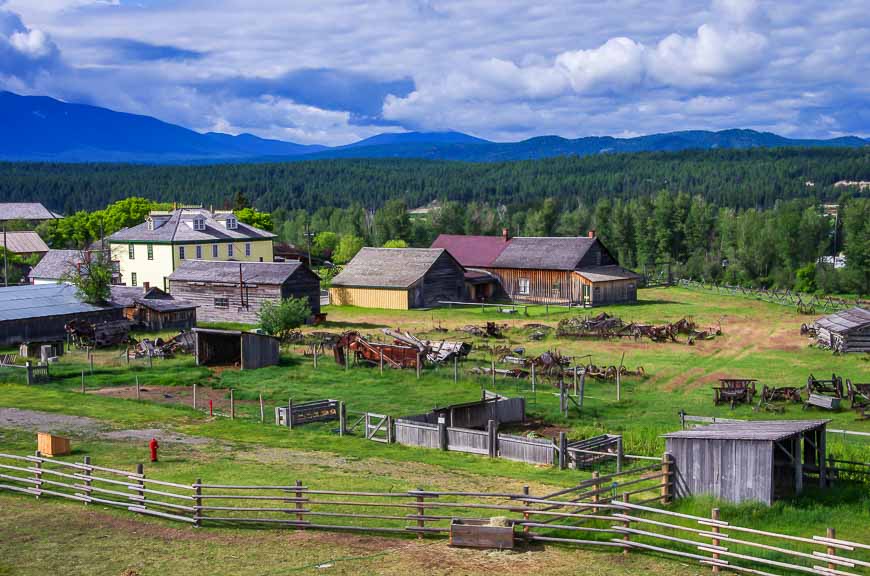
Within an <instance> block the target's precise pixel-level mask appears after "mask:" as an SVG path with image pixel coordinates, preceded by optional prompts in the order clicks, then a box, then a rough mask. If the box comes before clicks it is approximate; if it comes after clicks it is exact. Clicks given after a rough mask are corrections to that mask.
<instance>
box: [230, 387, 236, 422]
mask: <svg viewBox="0 0 870 576" xmlns="http://www.w3.org/2000/svg"><path fill="white" fill-rule="evenodd" d="M230 419H231V420H235V419H236V399H235V395H234V394H233V389H232V388H230Z"/></svg>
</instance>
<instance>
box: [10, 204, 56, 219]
mask: <svg viewBox="0 0 870 576" xmlns="http://www.w3.org/2000/svg"><path fill="white" fill-rule="evenodd" d="M57 218H63V216H60V215H59V214H55V213H54V212H52V211H51V210H49V209H47V208H46V207H45V206H43V205H42V204H40V203H39V202H2V203H0V221H3V220H55V219H57Z"/></svg>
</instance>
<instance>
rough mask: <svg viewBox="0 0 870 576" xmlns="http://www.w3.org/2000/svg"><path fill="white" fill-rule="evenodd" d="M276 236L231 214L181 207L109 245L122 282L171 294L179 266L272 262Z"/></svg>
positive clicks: (156, 214)
mask: <svg viewBox="0 0 870 576" xmlns="http://www.w3.org/2000/svg"><path fill="white" fill-rule="evenodd" d="M274 238H275V235H274V234H272V233H271V232H267V231H265V230H260V229H259V228H254V227H253V226H249V225H248V224H244V223H242V222H239V221H238V220H237V219H236V217H235V215H234V214H233V213H232V211H215V212H214V213H212V212H210V211H209V210H206V209H204V208H179V209H177V210H172V211H169V212H162V211H152V212H151V213H150V214H149V215H148V217H147V218H146V220H145V222H143V223H142V224H139V225H138V226H131V227H130V228H124V229H122V230H119V231H117V232H115V233H114V234H112V235H111V236H109V238H108V243H109V246H110V249H111V251H112V261H113V262H114V263H115V266H116V268H117V270H118V272H120V277H121V283H122V284H124V285H126V286H143V287H151V286H156V287H158V288H162V289H163V290H165V291H167V292H168V291H169V280H168V277H169V275H170V274H172V272H174V271H175V269H176V268H177V267H178V265H179V263H180V262H183V261H184V260H238V261H243V262H272V240H273V239H274Z"/></svg>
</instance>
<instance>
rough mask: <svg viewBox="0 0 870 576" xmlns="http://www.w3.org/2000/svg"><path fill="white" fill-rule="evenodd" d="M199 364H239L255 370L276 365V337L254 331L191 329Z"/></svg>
mask: <svg viewBox="0 0 870 576" xmlns="http://www.w3.org/2000/svg"><path fill="white" fill-rule="evenodd" d="M193 333H194V335H195V338H196V349H195V356H196V364H197V365H198V366H238V367H239V368H240V369H241V370H255V369H257V368H263V367H264V366H274V365H276V364H278V359H279V352H278V339H277V338H275V337H274V336H268V335H266V334H257V333H256V332H243V331H241V330H215V329H211V328H194V329H193Z"/></svg>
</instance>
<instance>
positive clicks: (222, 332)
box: [191, 328, 278, 340]
mask: <svg viewBox="0 0 870 576" xmlns="http://www.w3.org/2000/svg"><path fill="white" fill-rule="evenodd" d="M191 330H192V331H193V332H202V333H203V334H219V335H222V336H241V335H242V334H251V335H253V336H259V337H261V338H272V339H273V340H277V339H278V338H277V337H276V336H271V335H269V334H260V333H259V332H252V331H249V330H222V329H220V328H191Z"/></svg>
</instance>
